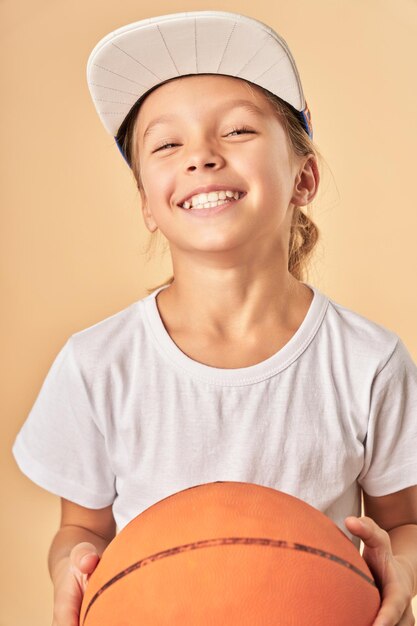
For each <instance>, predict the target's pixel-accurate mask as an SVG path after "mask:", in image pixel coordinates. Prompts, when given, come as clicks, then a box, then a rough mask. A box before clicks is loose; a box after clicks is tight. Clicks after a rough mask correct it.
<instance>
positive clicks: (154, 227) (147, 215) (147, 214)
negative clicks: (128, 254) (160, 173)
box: [139, 189, 158, 233]
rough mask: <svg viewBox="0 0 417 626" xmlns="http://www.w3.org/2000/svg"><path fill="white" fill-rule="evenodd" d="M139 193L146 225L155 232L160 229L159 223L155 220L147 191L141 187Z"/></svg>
mask: <svg viewBox="0 0 417 626" xmlns="http://www.w3.org/2000/svg"><path fill="white" fill-rule="evenodd" d="M139 193H140V199H141V207H142V214H143V220H144V222H145V226H146V228H147V229H148V230H149V231H150V232H151V233H153V232H155V231H156V230H157V229H158V224H157V223H156V222H155V220H154V218H153V215H152V211H151V210H150V209H149V206H148V199H147V198H146V195H145V192H144V191H143V190H142V189H139Z"/></svg>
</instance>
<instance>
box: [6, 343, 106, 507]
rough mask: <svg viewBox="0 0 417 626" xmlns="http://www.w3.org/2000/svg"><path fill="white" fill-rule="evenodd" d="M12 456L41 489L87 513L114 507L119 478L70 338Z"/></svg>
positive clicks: (17, 439) (30, 414) (46, 380)
mask: <svg viewBox="0 0 417 626" xmlns="http://www.w3.org/2000/svg"><path fill="white" fill-rule="evenodd" d="M12 451H13V455H14V457H15V459H16V462H17V464H18V466H19V468H20V469H21V471H22V472H23V473H24V474H25V475H26V476H28V478H30V479H31V480H32V481H33V482H35V483H36V484H37V485H39V486H40V487H43V488H44V489H46V490H48V491H50V492H52V493H54V494H56V495H58V496H60V497H62V498H65V499H67V500H71V501H72V502H75V503H77V504H80V505H81V506H85V507H88V508H93V509H99V508H103V507H105V506H109V505H110V504H112V503H113V501H114V499H115V496H116V492H115V476H114V474H113V473H112V471H111V467H110V463H109V459H108V455H107V452H106V445H105V439H104V436H103V434H102V432H101V431H100V428H99V427H98V421H97V418H96V416H95V415H94V412H93V410H92V405H91V402H90V400H89V395H88V389H87V387H86V381H85V377H83V375H82V372H81V371H80V368H79V367H78V365H77V362H76V359H75V356H74V351H73V344H72V338H71V337H70V338H69V339H68V341H67V343H66V344H65V345H64V347H63V348H62V349H61V351H60V352H59V353H58V355H57V356H56V358H55V360H54V362H53V363H52V366H51V368H50V370H49V372H48V373H47V376H46V378H45V380H44V382H43V385H42V387H41V389H40V392H39V394H38V397H37V398H36V401H35V403H34V405H33V407H32V409H31V411H30V413H29V415H28V417H27V419H26V421H25V422H24V424H23V426H22V428H21V430H20V431H19V433H18V435H17V437H16V439H15V442H14V445H13V449H12Z"/></svg>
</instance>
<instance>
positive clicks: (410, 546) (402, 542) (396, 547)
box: [388, 524, 417, 597]
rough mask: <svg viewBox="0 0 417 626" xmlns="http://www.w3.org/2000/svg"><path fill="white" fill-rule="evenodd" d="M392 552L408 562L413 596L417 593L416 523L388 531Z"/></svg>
mask: <svg viewBox="0 0 417 626" xmlns="http://www.w3.org/2000/svg"><path fill="white" fill-rule="evenodd" d="M388 534H389V536H390V539H391V546H392V552H393V554H394V556H395V557H401V560H402V561H403V562H404V563H407V564H408V568H409V570H410V575H411V580H412V581H413V597H414V596H415V595H417V524H405V525H404V526H397V528H393V529H392V530H390V531H388Z"/></svg>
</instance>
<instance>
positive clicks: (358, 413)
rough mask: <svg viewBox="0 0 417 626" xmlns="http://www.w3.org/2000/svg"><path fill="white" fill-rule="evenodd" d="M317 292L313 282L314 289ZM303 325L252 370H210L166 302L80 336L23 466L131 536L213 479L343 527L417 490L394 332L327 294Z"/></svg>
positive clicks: (59, 365) (411, 388)
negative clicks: (396, 495)
mask: <svg viewBox="0 0 417 626" xmlns="http://www.w3.org/2000/svg"><path fill="white" fill-rule="evenodd" d="M305 284H308V283H305ZM308 286H309V287H310V288H311V289H312V290H313V291H314V298H313V300H312V302H311V305H310V308H309V310H308V312H307V315H306V317H305V318H304V320H303V322H302V324H301V326H300V327H299V329H298V330H297V332H296V333H295V335H293V337H292V338H291V339H290V341H289V342H288V343H287V344H286V345H285V346H284V347H283V348H281V349H280V350H279V351H278V352H277V353H275V354H274V355H273V356H271V357H270V358H268V359H266V360H264V361H262V362H260V363H257V364H255V365H251V366H249V367H244V368H237V369H221V368H216V367H211V366H208V365H205V364H203V363H200V362H198V361H195V360H193V359H191V358H190V357H188V356H187V355H186V354H185V353H184V352H182V351H181V350H180V349H179V348H178V346H177V345H176V344H175V343H174V341H173V340H172V339H171V337H170V335H169V334H168V332H167V330H166V328H165V326H164V324H163V322H162V319H161V317H160V314H159V311H158V307H157V302H156V299H155V297H156V295H157V293H158V292H159V291H160V290H161V289H163V288H164V287H162V288H159V289H157V290H155V291H154V292H153V293H151V294H150V295H149V296H146V297H145V298H143V299H141V300H139V301H137V302H134V303H133V304H131V305H130V306H128V307H127V308H125V309H123V310H122V311H120V312H118V313H116V314H114V315H112V316H110V317H108V318H106V319H104V320H102V321H100V322H98V323H97V324H94V325H93V326H90V327H88V328H86V329H84V330H81V331H79V332H76V333H75V334H73V335H72V336H71V337H70V338H69V339H68V341H67V342H66V343H65V345H64V346H63V348H62V349H61V351H60V352H59V353H58V355H57V357H56V358H55V360H54V362H53V364H52V366H51V368H50V370H49V372H48V374H47V376H46V378H45V380H44V383H43V385H42V387H41V389H40V392H39V395H38V397H37V399H36V401H35V403H34V405H33V407H32V409H31V412H30V414H29V416H28V418H27V420H26V422H25V423H24V424H23V426H22V429H21V430H20V432H19V434H18V435H17V438H16V441H15V443H14V446H13V453H14V456H15V459H16V461H17V463H18V465H19V467H20V469H21V470H22V471H23V472H24V473H25V474H26V475H27V476H28V477H29V478H31V479H32V480H33V481H34V482H35V483H37V484H38V485H40V486H41V487H43V488H44V489H47V490H48V491H51V492H52V493H54V494H57V495H58V496H61V497H63V498H66V499H68V500H71V501H73V502H76V503H77V504H80V505H82V506H85V507H89V508H93V509H96V508H102V507H105V506H108V505H110V504H113V513H114V517H115V520H116V524H117V529H118V531H120V530H121V529H122V528H123V527H124V526H125V525H126V524H127V523H128V522H129V521H130V520H131V519H133V518H134V517H135V516H136V515H138V514H139V513H140V512H142V511H143V510H145V509H146V508H148V507H149V506H151V505H152V504H155V503H156V502H158V501H159V500H161V499H163V498H165V497H167V496H169V495H171V494H173V493H176V492H178V491H181V490H182V489H186V488H188V487H191V486H194V485H199V484H203V483H208V482H214V481H242V482H249V483H256V484H259V485H265V486H268V487H272V488H274V489H277V490H280V491H284V492H286V493H289V494H291V495H294V496H296V497H298V498H301V499H302V500H305V501H306V502H308V503H309V504H311V505H312V506H314V507H316V508H317V509H319V510H320V511H322V512H323V513H325V514H326V515H327V516H329V517H330V518H331V519H333V520H334V522H335V523H336V524H337V525H338V526H339V527H340V528H341V530H342V531H343V532H344V533H345V534H346V535H347V536H348V537H349V538H350V539H352V540H353V541H354V543H355V545H356V546H357V547H358V548H359V543H360V542H359V540H358V539H356V538H353V537H352V535H351V534H350V533H349V532H348V531H347V529H346V527H345V526H344V518H345V517H346V516H348V515H360V514H361V489H360V487H362V488H363V489H364V491H365V492H367V493H368V494H370V495H372V496H382V495H386V494H389V493H393V492H395V491H399V490H400V489H404V488H405V487H409V486H412V485H416V484H417V454H416V453H417V367H416V365H415V364H414V362H413V360H412V358H411V356H410V354H409V353H408V351H407V349H406V348H405V346H404V344H403V343H402V341H401V339H400V338H399V337H398V336H397V335H396V334H394V333H393V332H392V331H390V330H388V329H386V328H384V327H382V326H380V325H378V324H376V323H374V322H372V321H370V320H368V319H366V318H364V317H363V316H361V315H359V314H358V313H355V312H353V311H351V310H349V309H347V308H345V307H343V306H341V305H340V304H336V303H335V302H333V301H331V300H330V299H329V298H328V297H327V296H325V295H324V294H323V293H322V292H321V291H319V290H318V289H317V288H316V287H313V286H312V285H310V284H308Z"/></svg>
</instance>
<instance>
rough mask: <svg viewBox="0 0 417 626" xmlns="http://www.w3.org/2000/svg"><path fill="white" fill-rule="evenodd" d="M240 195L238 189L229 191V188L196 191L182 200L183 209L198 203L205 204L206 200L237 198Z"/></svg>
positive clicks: (215, 200) (216, 200)
mask: <svg viewBox="0 0 417 626" xmlns="http://www.w3.org/2000/svg"><path fill="white" fill-rule="evenodd" d="M239 197H240V193H239V191H231V190H227V191H224V190H221V191H210V192H209V193H198V194H196V195H195V196H192V197H191V198H188V200H186V201H185V202H183V205H182V206H183V207H184V209H189V208H191V207H193V208H194V207H196V206H198V205H200V204H203V205H204V204H207V202H218V201H219V200H226V198H234V199H235V200H238V199H239Z"/></svg>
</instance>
